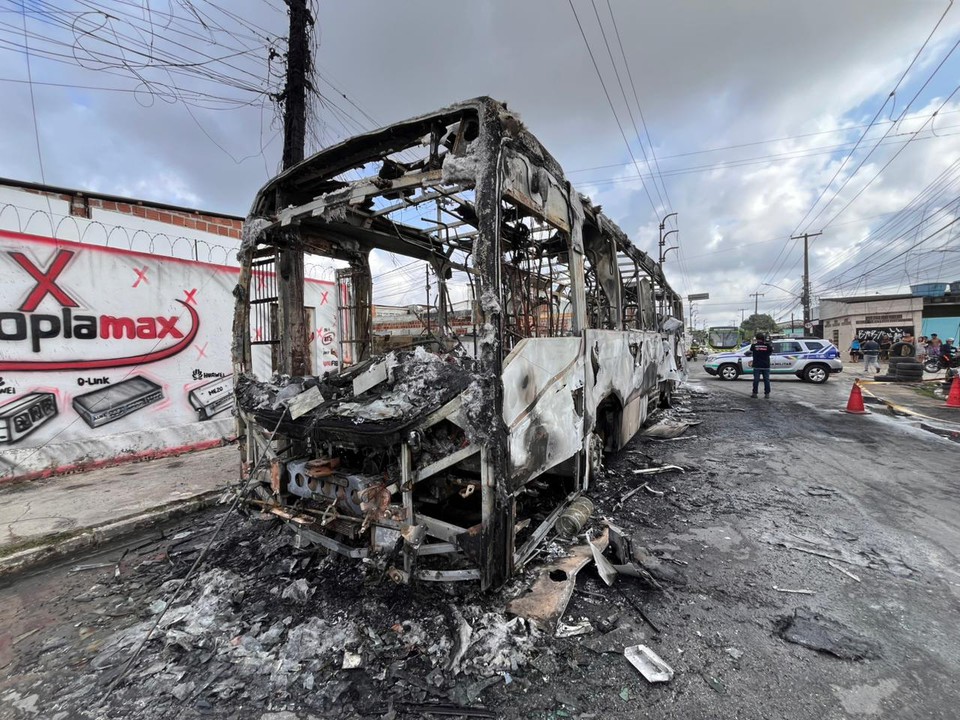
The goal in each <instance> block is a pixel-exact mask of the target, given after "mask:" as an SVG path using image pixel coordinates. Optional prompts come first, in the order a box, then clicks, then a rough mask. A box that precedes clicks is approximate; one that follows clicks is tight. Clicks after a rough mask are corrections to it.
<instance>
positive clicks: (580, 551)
mask: <svg viewBox="0 0 960 720" xmlns="http://www.w3.org/2000/svg"><path fill="white" fill-rule="evenodd" d="M594 543H596V544H597V545H598V546H600V547H603V548H606V546H607V534H606V533H604V534H603V535H601V536H600V537H599V538H597V539H596V540H595V541H593V542H590V543H588V544H586V545H577V546H576V547H574V548H573V549H572V550H571V553H570V555H569V556H568V557H564V558H560V559H558V560H556V561H554V562H553V563H550V564H548V565H544V566H543V567H541V568H540V570H539V574H538V576H537V579H536V580H535V581H534V583H533V585H532V586H531V587H530V590H529V591H528V592H527V593H526V594H524V595H521V596H520V597H516V598H514V599H513V600H511V601H510V602H508V603H507V607H506V610H507V612H508V613H510V614H511V615H517V616H519V617H523V618H526V619H528V620H535V621H537V623H539V624H540V625H541V626H542V627H545V628H553V627H554V625H555V624H556V623H557V621H558V620H559V619H560V618H561V617H562V616H563V612H564V610H566V609H567V604H568V603H569V602H570V598H571V597H573V589H574V587H576V584H577V573H578V572H580V570H582V569H583V567H584V566H586V564H587V563H589V562H590V560H591V559H593V549H592V548H593V545H594Z"/></svg>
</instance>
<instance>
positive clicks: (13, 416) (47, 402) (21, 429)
mask: <svg viewBox="0 0 960 720" xmlns="http://www.w3.org/2000/svg"><path fill="white" fill-rule="evenodd" d="M56 416H57V400H56V398H55V397H54V395H53V393H48V392H35V393H30V394H29V395H24V396H23V397H20V398H17V399H16V400H13V401H11V402H8V403H6V404H4V405H2V406H0V443H3V444H10V443H15V442H17V441H18V440H21V439H22V438H25V437H26V436H27V435H29V434H30V433H32V432H33V431H34V430H36V429H37V428H38V427H40V426H41V425H43V424H44V423H45V422H47V421H48V420H50V419H51V418H54V417H56Z"/></svg>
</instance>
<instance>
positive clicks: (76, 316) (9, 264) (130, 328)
mask: <svg viewBox="0 0 960 720" xmlns="http://www.w3.org/2000/svg"><path fill="white" fill-rule="evenodd" d="M238 274H239V270H238V269H237V268H234V267H228V266H223V265H214V264H210V263H202V262H194V261H190V260H183V259H178V258H170V257H162V256H157V255H151V254H146V253H140V252H134V251H128V250H119V249H115V248H107V247H100V246H95V245H87V244H81V243H73V242H67V241H63V240H53V239H50V238H42V237H35V236H30V235H24V234H20V233H13V232H6V231H0V278H2V279H3V282H2V283H0V480H3V479H10V478H14V477H30V476H37V475H43V474H46V473H52V472H55V471H58V470H59V471H62V470H64V469H66V468H71V467H82V466H86V465H93V464H97V463H102V462H110V461H115V460H117V459H123V458H136V457H149V456H152V455H159V454H163V453H168V452H172V451H181V450H185V449H190V448H198V447H203V446H207V445H213V444H217V443H219V442H221V441H222V440H223V439H224V438H228V437H229V436H231V435H232V433H233V427H234V424H233V417H232V409H233V394H232V378H231V376H230V373H231V358H230V342H231V332H232V331H231V326H232V322H233V307H234V298H233V289H234V286H235V285H236V282H237V277H238ZM333 288H334V285H333V283H329V282H324V281H317V280H308V281H307V282H306V288H305V298H306V305H307V306H308V317H309V318H310V319H311V320H312V339H313V342H312V344H311V349H312V355H313V362H314V372H315V373H317V374H320V373H322V372H325V371H329V370H332V369H336V367H337V365H338V361H337V358H336V327H337V310H336V293H335V292H333ZM258 331H260V332H263V329H260V328H255V327H253V328H251V332H252V333H253V334H254V335H256V334H257V333H258ZM257 356H258V357H257V358H256V360H257V362H256V365H257V366H258V374H264V375H269V374H270V370H271V368H270V347H269V346H260V347H258V348H257Z"/></svg>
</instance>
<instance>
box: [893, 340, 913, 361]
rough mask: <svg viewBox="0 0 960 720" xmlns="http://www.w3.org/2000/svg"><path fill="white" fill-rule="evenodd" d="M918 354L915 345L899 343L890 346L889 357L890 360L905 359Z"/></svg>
mask: <svg viewBox="0 0 960 720" xmlns="http://www.w3.org/2000/svg"><path fill="white" fill-rule="evenodd" d="M916 354H917V347H916V345H914V344H913V343H905V342H897V343H894V344H893V345H891V346H890V351H889V355H888V357H889V358H890V360H893V359H894V358H898V357H899V358H905V357H909V358H912V357H915V356H916Z"/></svg>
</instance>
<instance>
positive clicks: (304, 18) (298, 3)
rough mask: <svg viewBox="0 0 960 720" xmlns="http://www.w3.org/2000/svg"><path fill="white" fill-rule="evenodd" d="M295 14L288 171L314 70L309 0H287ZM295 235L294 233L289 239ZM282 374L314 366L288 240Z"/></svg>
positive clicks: (296, 158)
mask: <svg viewBox="0 0 960 720" xmlns="http://www.w3.org/2000/svg"><path fill="white" fill-rule="evenodd" d="M286 3H287V8H288V9H289V12H290V35H289V38H288V40H287V48H288V50H287V79H286V84H285V86H284V89H283V94H282V97H283V169H284V170H287V169H288V168H291V167H293V166H294V165H296V164H297V163H298V162H300V161H301V160H303V154H304V146H305V144H306V135H307V87H308V84H309V81H308V75H309V73H310V67H311V60H310V41H309V31H310V30H309V28H310V26H311V25H313V17H311V15H310V11H309V10H308V9H307V0H286ZM290 237H292V234H291V235H290V236H288V238H290ZM277 274H278V275H279V276H280V278H282V280H283V281H282V282H279V283H277V285H278V294H279V297H278V305H279V312H278V318H277V319H278V328H277V332H278V334H279V340H280V368H279V370H280V372H283V373H286V374H289V375H294V376H296V375H307V374H308V373H309V372H310V371H311V370H312V367H311V363H310V350H309V346H308V332H307V313H306V309H305V308H304V304H303V303H304V299H303V283H304V278H303V274H304V269H303V249H302V248H301V247H299V246H292V245H291V244H289V243H287V244H286V245H285V246H284V247H283V249H281V250H280V252H279V254H278V257H277Z"/></svg>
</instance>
